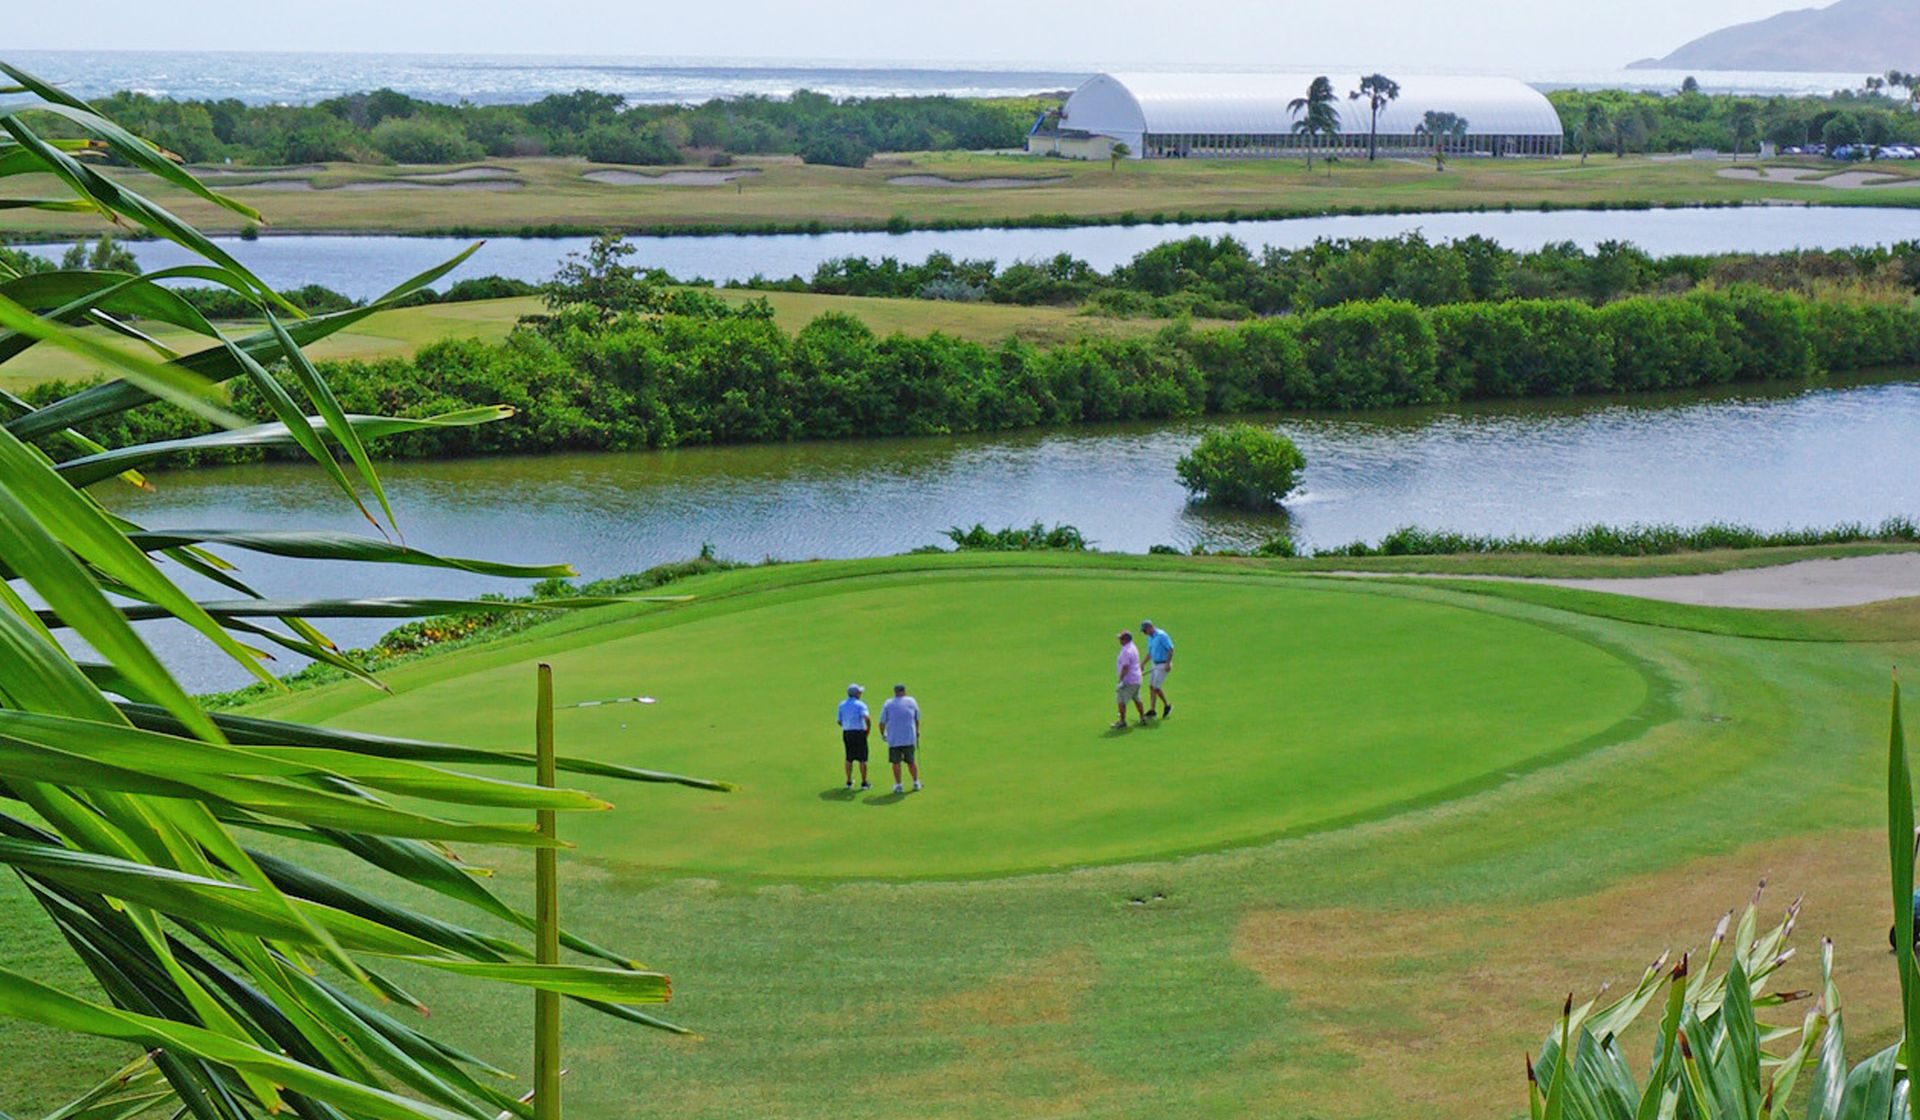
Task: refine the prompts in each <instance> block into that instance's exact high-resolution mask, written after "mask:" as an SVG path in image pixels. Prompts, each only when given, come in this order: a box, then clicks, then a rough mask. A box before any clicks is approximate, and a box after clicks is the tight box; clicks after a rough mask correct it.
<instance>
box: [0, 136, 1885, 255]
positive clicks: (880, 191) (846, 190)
mask: <svg viewBox="0 0 1920 1120" xmlns="http://www.w3.org/2000/svg"><path fill="white" fill-rule="evenodd" d="M484 166H488V167H497V168H504V169H507V170H508V171H510V172H512V174H513V176H514V178H515V180H516V181H518V182H519V183H520V184H521V186H520V187H519V188H518V189H514V190H492V191H481V190H469V189H455V188H454V187H451V186H441V187H431V188H427V189H416V190H365V189H359V190H344V189H337V188H341V187H344V186H346V185H348V184H350V183H366V182H372V181H378V180H383V179H394V178H403V177H406V176H408V175H413V174H418V173H420V172H422V171H425V172H428V173H434V172H443V171H446V170H448V169H447V168H407V167H370V166H355V165H339V164H335V165H328V166H327V167H326V168H325V169H324V170H322V171H319V172H298V171H294V172H274V173H271V174H270V175H264V176H263V178H264V179H268V180H278V181H280V182H282V183H284V182H285V181H286V180H289V179H291V180H294V181H301V182H310V183H311V185H312V186H313V187H314V188H318V189H312V190H287V189H284V187H282V188H281V189H262V188H260V187H259V186H257V185H255V186H249V185H248V183H249V180H248V178H247V177H246V176H240V175H236V176H223V177H221V178H220V179H218V180H215V182H216V184H217V185H218V186H220V187H221V188H222V189H225V190H228V191H229V192H230V193H232V194H233V195H234V196H235V197H237V198H240V199H243V200H245V201H248V202H250V203H252V204H254V205H255V206H257V207H258V208H259V209H261V210H262V211H263V212H264V213H265V214H266V215H267V217H268V218H269V220H270V221H271V222H272V227H273V228H274V229H278V230H284V231H289V232H293V231H312V230H338V231H379V232H419V231H430V230H447V229H451V228H456V227H457V228H463V229H469V230H499V231H509V232H510V231H514V230H519V229H523V228H527V227H539V226H551V225H563V226H576V227H592V228H616V229H645V228H665V227H675V226H711V225H728V226H736V227H737V226H748V225H756V224H762V223H769V222H772V223H780V224H783V225H799V224H805V223H809V222H816V221H817V222H819V223H821V224H823V225H825V226H829V227H840V226H875V225H879V224H881V223H884V222H886V221H887V220H888V219H890V218H892V217H894V216H896V215H898V216H902V217H905V218H907V219H909V220H910V221H913V222H916V223H926V222H935V221H961V222H972V223H992V222H995V221H1003V220H1006V219H1009V218H1023V217H1031V216H1034V215H1041V214H1069V215H1073V216H1075V217H1117V216H1119V215H1121V214H1124V213H1128V212H1131V213H1134V214H1136V215H1138V216H1139V217H1141V218H1142V219H1145V218H1148V217H1149V216H1151V215H1154V214H1156V213H1162V214H1165V215H1167V216H1168V217H1172V216H1173V215H1176V214H1178V213H1180V212H1181V211H1188V212H1191V213H1193V214H1195V215H1207V216H1218V215H1223V214H1225V213H1226V212H1227V211H1228V210H1232V209H1237V210H1239V211H1241V212H1243V213H1250V212H1254V211H1266V210H1271V209H1275V208H1281V209H1289V210H1299V211H1303V212H1305V211H1314V212H1317V211H1322V210H1327V209H1332V208H1339V207H1363V208H1402V209H1408V210H1454V209H1462V208H1468V207H1475V206H1487V207H1500V206H1506V205H1513V206H1520V207H1530V206H1535V205H1538V204H1541V203H1548V204H1552V205H1559V206H1584V205H1588V204H1594V203H1622V202H1645V203H1654V204H1680V203H1700V202H1738V201H1744V202H1762V201H1771V200H1778V199H1784V200H1791V201H1800V202H1817V203H1822V204H1827V205H1913V204H1920V183H1916V184H1911V185H1908V184H1902V185H1896V186H1891V187H1885V188H1876V189H1872V190H1836V189H1834V188H1832V187H1827V186H1821V185H1819V184H1818V183H1771V182H1754V181H1741V180H1736V179H1730V178H1726V177H1723V176H1720V175H1718V174H1716V172H1717V171H1719V170H1721V169H1722V168H1723V167H1725V166H1726V165H1725V164H1723V163H1720V162H1717V161H1715V162H1695V161H1691V160H1649V159H1644V158H1638V157H1634V158H1628V159H1624V160H1616V159H1613V158H1611V157H1598V158H1595V159H1593V160H1591V161H1590V162H1589V164H1588V165H1587V166H1586V167H1584V168H1583V167H1581V166H1579V160H1578V159H1577V158H1572V157H1569V158H1566V159H1561V160H1478V161H1476V160H1459V161H1455V162H1454V164H1453V165H1452V166H1451V167H1450V168H1449V169H1448V170H1447V172H1446V173H1445V174H1436V173H1435V172H1434V170H1433V168H1432V166H1431V165H1430V164H1426V163H1422V162H1418V161H1412V160H1382V161H1380V162H1378V163H1375V164H1372V165H1367V164H1365V163H1362V162H1348V163H1342V164H1340V165H1339V166H1338V167H1337V168H1336V169H1335V171H1334V173H1333V175H1332V177H1331V178H1329V177H1328V176H1327V175H1325V174H1324V173H1320V172H1318V171H1316V173H1315V174H1312V175H1309V174H1307V173H1306V171H1305V168H1304V166H1303V165H1302V163H1301V162H1300V161H1297V160H1283V161H1267V160H1246V161H1242V160H1217V161H1216V160H1156V161H1142V162H1136V163H1133V164H1130V165H1128V166H1126V167H1124V168H1122V169H1120V170H1119V171H1118V172H1114V171H1110V170H1109V169H1108V168H1107V166H1106V165H1105V164H1096V163H1085V162H1076V161H1066V160H1043V159H1038V158H1035V157H1028V156H1020V155H1012V156H1003V155H985V154H974V153H965V152H958V153H951V152H950V153H914V154H909V155H901V156H887V157H881V158H879V159H876V160H874V161H873V163H872V164H871V165H870V166H868V167H866V168H863V169H860V170H853V169H848V168H836V167H815V166H807V165H804V164H801V163H799V162H797V161H795V160H792V159H785V158H771V159H759V158H755V159H750V160H746V161H743V164H742V166H743V167H751V168H757V169H758V170H759V172H760V173H759V174H756V175H751V176H747V177H744V178H742V179H738V180H735V181H734V182H730V183H724V184H720V185H711V186H659V185H653V186H621V185H615V184H607V183H598V182H593V181H590V180H587V179H584V178H582V177H581V176H582V172H584V171H587V170H590V169H592V168H593V167H594V165H591V164H588V163H585V162H583V161H579V160H570V159H515V160H492V161H489V162H488V163H487V164H485V165H484ZM646 170H647V171H649V172H652V171H657V170H660V169H646ZM903 174H921V175H927V174H931V175H943V176H947V177H950V178H956V179H966V178H987V177H1006V176H1014V177H1035V178H1054V177H1062V178H1064V179H1065V181H1064V182H1058V183H1048V184H1043V185H1038V186H1033V187H1022V188H1017V189H1012V190H1005V189H1001V190H995V189H982V188H969V187H911V186H899V185H895V184H892V183H889V182H888V179H890V178H892V177H894V176H898V175H903ZM127 178H128V180H129V183H130V185H136V186H139V187H142V188H145V187H147V186H149V183H147V182H143V181H142V180H141V178H140V177H139V176H136V175H129V176H127ZM8 182H9V184H10V185H8V186H6V187H4V188H0V190H4V192H6V193H5V195H4V196H5V197H11V196H14V195H31V194H34V193H36V191H37V190H38V188H39V187H40V186H41V185H40V184H35V183H33V182H32V181H31V177H30V176H29V177H23V178H21V179H18V180H9V181H8ZM153 196H154V197H155V198H156V199H158V200H159V201H161V202H163V203H165V204H166V205H168V206H169V207H170V208H174V209H175V210H176V211H177V212H179V213H181V214H182V215H183V216H184V217H186V218H188V219H189V220H191V221H193V222H195V223H196V224H197V225H199V226H200V227H201V228H204V229H207V230H209V231H232V230H236V229H238V228H239V227H240V226H241V225H242V224H243V222H242V221H241V220H240V219H239V218H238V217H236V216H235V215H233V214H230V213H228V212H226V211H222V210H218V209H216V208H213V207H211V206H208V205H206V204H205V203H202V202H199V201H198V200H194V199H191V198H189V197H186V196H184V195H182V194H181V193H180V192H177V191H174V190H173V189H172V188H162V187H157V186H155V187H154V188H153ZM8 225H9V228H10V229H13V230H17V231H20V232H23V233H36V234H50V233H57V232H80V233H85V234H89V235H90V234H93V233H95V232H97V229H96V227H95V224H94V223H93V222H91V221H89V220H88V219H87V218H86V217H85V216H84V215H74V214H58V213H41V212H29V211H14V212H12V213H11V214H10V216H9V219H8Z"/></svg>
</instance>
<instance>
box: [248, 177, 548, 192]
mask: <svg viewBox="0 0 1920 1120" xmlns="http://www.w3.org/2000/svg"><path fill="white" fill-rule="evenodd" d="M523 185H524V184H522V183H521V182H520V180H518V179H503V178H465V179H459V180H455V181H451V182H449V181H448V179H447V178H446V177H445V176H435V177H433V181H431V182H427V181H423V180H422V179H419V178H412V179H362V180H358V181H355V182H351V183H340V184H337V185H334V186H325V187H320V186H315V185H314V184H313V183H312V181H310V180H307V179H262V180H260V181H259V182H257V183H235V184H234V185H233V186H231V187H228V188H227V189H228V190H236V191H517V190H519V189H520V188H521V187H522V186H523Z"/></svg>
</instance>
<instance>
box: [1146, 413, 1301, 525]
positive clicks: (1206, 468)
mask: <svg viewBox="0 0 1920 1120" xmlns="http://www.w3.org/2000/svg"><path fill="white" fill-rule="evenodd" d="M1306 466H1307V460H1306V456H1304V455H1302V454H1300V449H1299V448H1298V447H1295V446H1294V443H1293V441H1292V440H1290V439H1288V438H1287V437H1286V436H1284V435H1281V434H1280V433H1279V432H1275V431H1270V430H1269V429H1266V428H1258V427H1255V426H1254V425H1252V424H1235V425H1233V426H1232V427H1230V428H1216V429H1214V430H1213V431H1210V432H1208V433H1207V434H1206V435H1204V436H1201V437H1200V442H1199V443H1198V444H1196V445H1195V446H1194V448H1193V450H1192V451H1189V452H1187V453H1186V454H1185V455H1182V456H1181V457H1180V461H1179V462H1178V463H1176V464H1175V465H1174V471H1175V473H1176V474H1177V475H1179V478H1180V484H1181V485H1182V486H1185V487H1186V488H1187V492H1188V493H1189V494H1193V495H1195V496H1197V497H1201V498H1204V499H1205V500H1206V501H1209V502H1214V503H1217V504H1220V505H1228V506H1237V507H1239V508H1241V509H1272V508H1273V507H1274V506H1276V505H1278V504H1279V503H1280V502H1282V501H1283V500H1285V499H1286V496H1287V495H1288V494H1291V493H1293V489H1294V487H1295V486H1296V485H1298V484H1299V481H1300V472H1301V471H1303V470H1305V469H1306Z"/></svg>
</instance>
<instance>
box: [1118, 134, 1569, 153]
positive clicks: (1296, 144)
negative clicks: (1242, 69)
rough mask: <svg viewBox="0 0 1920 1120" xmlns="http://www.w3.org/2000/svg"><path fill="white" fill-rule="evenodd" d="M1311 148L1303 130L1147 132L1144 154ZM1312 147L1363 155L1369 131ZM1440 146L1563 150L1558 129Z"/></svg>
mask: <svg viewBox="0 0 1920 1120" xmlns="http://www.w3.org/2000/svg"><path fill="white" fill-rule="evenodd" d="M1378 144H1379V148H1380V150H1381V151H1383V152H1419V153H1426V152H1431V151H1433V147H1434V145H1433V140H1432V138H1431V137H1427V136H1409V135H1405V134H1399V135H1387V134H1385V133H1383V134H1381V135H1380V137H1379V139H1378ZM1307 146H1308V139H1307V137H1306V136H1305V135H1302V134H1299V133H1284V134H1280V135H1258V134H1249V133H1148V134H1147V138H1146V142H1145V152H1144V153H1143V154H1145V155H1147V156H1148V157H1158V158H1162V159H1179V158H1181V157H1184V156H1263V155H1299V154H1304V153H1305V152H1306V150H1307ZM1312 146H1313V150H1314V151H1315V152H1332V153H1334V154H1338V155H1346V154H1351V153H1364V152H1365V151H1366V150H1367V136H1366V134H1365V133H1354V132H1338V133H1334V134H1333V135H1331V136H1316V137H1314V138H1313V142H1312ZM1441 148H1442V149H1443V150H1444V151H1447V152H1450V153H1454V154H1459V155H1488V156H1557V155H1559V154H1560V153H1561V149H1562V137H1561V136H1560V135H1559V134H1557V133H1556V134H1553V135H1548V136H1539V135H1517V136H1497V135H1478V134H1470V135H1467V136H1463V137H1459V138H1451V137H1450V138H1448V139H1447V140H1446V141H1445V142H1444V143H1443V144H1442V145H1441Z"/></svg>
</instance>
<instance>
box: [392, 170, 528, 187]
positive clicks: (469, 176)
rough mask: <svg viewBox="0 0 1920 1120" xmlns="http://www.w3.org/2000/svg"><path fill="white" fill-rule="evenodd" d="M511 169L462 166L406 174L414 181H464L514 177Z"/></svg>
mask: <svg viewBox="0 0 1920 1120" xmlns="http://www.w3.org/2000/svg"><path fill="white" fill-rule="evenodd" d="M515 178H518V176H516V175H515V174H514V173H513V172H512V171H510V170H508V169H507V168H504V167H462V168H461V169H459V170H458V171H423V172H415V173H410V174H408V175H407V179H408V180H409V181H410V182H415V183H465V182H470V181H474V180H480V179H515Z"/></svg>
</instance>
